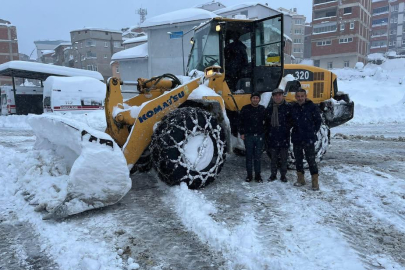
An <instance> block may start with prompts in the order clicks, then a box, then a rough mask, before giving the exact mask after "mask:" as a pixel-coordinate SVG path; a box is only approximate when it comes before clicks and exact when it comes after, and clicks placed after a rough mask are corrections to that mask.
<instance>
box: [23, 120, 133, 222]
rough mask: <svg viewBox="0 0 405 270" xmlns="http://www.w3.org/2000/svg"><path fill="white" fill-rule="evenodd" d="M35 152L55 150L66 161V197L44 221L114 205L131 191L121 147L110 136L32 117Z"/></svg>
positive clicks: (74, 123) (73, 123)
mask: <svg viewBox="0 0 405 270" xmlns="http://www.w3.org/2000/svg"><path fill="white" fill-rule="evenodd" d="M28 123H29V124H30V125H31V127H32V129H33V131H34V133H35V135H36V142H35V146H34V148H35V149H51V150H53V151H54V153H55V154H56V155H59V156H62V157H63V158H64V160H65V163H66V166H67V169H68V171H70V174H69V180H68V183H67V192H66V194H67V195H66V198H65V199H64V200H63V201H62V202H61V203H60V204H59V205H58V206H56V207H55V208H54V209H52V210H51V211H50V212H49V214H48V215H46V216H44V217H43V219H61V218H65V217H67V216H69V215H74V214H77V213H80V212H84V211H87V210H91V209H95V208H99V207H104V206H108V205H112V204H114V203H116V202H118V201H119V200H120V199H121V198H122V197H124V196H125V194H126V193H127V192H128V191H129V190H130V189H131V179H130V178H129V170H128V167H127V163H126V160H125V157H124V155H123V153H122V151H121V149H120V147H119V146H118V145H117V144H116V143H115V142H114V140H113V139H112V138H111V137H110V136H109V135H108V134H106V133H104V132H101V131H98V130H95V129H93V128H90V127H89V126H87V125H85V124H82V123H77V122H72V121H69V119H67V118H65V117H63V116H58V115H31V116H30V117H29V119H28Z"/></svg>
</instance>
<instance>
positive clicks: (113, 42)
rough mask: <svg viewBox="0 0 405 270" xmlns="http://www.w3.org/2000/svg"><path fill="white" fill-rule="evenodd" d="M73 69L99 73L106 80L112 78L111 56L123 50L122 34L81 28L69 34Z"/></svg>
mask: <svg viewBox="0 0 405 270" xmlns="http://www.w3.org/2000/svg"><path fill="white" fill-rule="evenodd" d="M70 38H71V41H72V42H71V43H72V49H73V57H74V64H73V67H75V68H80V69H87V70H93V71H98V72H100V73H101V74H102V75H103V77H104V79H105V80H107V79H108V78H109V77H111V76H112V71H111V66H110V62H111V56H112V55H113V54H114V53H116V52H119V51H121V50H123V48H124V47H123V46H122V32H121V31H115V30H108V29H100V28H83V29H78V30H73V31H71V32H70Z"/></svg>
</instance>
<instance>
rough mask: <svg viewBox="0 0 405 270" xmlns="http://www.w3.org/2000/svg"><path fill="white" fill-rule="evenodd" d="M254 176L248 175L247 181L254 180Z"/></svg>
mask: <svg viewBox="0 0 405 270" xmlns="http://www.w3.org/2000/svg"><path fill="white" fill-rule="evenodd" d="M252 180H253V177H252V176H251V175H248V176H246V180H245V182H252Z"/></svg>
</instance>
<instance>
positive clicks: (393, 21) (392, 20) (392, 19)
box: [390, 17, 398, 23]
mask: <svg viewBox="0 0 405 270" xmlns="http://www.w3.org/2000/svg"><path fill="white" fill-rule="evenodd" d="M397 22H398V17H393V18H391V19H390V23H397Z"/></svg>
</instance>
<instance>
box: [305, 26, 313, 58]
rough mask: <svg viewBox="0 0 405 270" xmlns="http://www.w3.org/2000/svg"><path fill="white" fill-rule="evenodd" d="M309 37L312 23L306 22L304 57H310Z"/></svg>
mask: <svg viewBox="0 0 405 270" xmlns="http://www.w3.org/2000/svg"><path fill="white" fill-rule="evenodd" d="M311 39H312V25H311V24H309V23H307V24H305V32H304V59H310V58H311V56H312V53H311V47H312V46H311Z"/></svg>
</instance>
